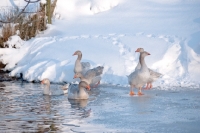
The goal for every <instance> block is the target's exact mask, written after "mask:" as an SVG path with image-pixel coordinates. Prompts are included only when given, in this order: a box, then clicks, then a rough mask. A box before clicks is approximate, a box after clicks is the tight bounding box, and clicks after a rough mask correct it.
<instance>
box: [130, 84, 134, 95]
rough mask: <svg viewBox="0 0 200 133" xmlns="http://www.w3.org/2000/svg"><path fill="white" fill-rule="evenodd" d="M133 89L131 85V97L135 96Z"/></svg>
mask: <svg viewBox="0 0 200 133" xmlns="http://www.w3.org/2000/svg"><path fill="white" fill-rule="evenodd" d="M133 88H134V86H132V85H131V88H130V93H129V94H130V95H131V96H132V95H135V93H134V91H133Z"/></svg>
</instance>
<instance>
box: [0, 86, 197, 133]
mask: <svg viewBox="0 0 200 133" xmlns="http://www.w3.org/2000/svg"><path fill="white" fill-rule="evenodd" d="M2 84H3V85H2ZM4 85H5V86H4ZM0 86H1V87H0V131H1V132H50V131H51V132H159V133H160V132H176V133H177V132H179V133H183V132H185V133H187V132H188V133H189V132H197V133H198V132H199V131H200V126H199V125H200V113H199V112H200V90H199V89H186V88H180V89H176V90H156V89H152V90H146V91H144V93H145V95H144V96H129V95H128V93H129V88H123V87H113V86H112V87H111V86H103V85H101V86H99V88H96V89H93V90H92V91H90V92H89V94H90V98H89V100H79V101H77V100H76V101H75V100H68V98H67V95H61V96H44V95H43V94H42V85H40V84H37V83H34V84H33V83H22V82H1V85H0Z"/></svg>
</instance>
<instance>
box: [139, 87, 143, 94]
mask: <svg viewBox="0 0 200 133" xmlns="http://www.w3.org/2000/svg"><path fill="white" fill-rule="evenodd" d="M138 95H139V96H141V95H144V94H143V93H142V87H139V91H138Z"/></svg>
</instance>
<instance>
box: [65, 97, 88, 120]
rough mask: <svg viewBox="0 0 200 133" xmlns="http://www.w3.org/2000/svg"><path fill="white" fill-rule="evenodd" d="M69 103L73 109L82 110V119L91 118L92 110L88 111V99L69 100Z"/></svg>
mask: <svg viewBox="0 0 200 133" xmlns="http://www.w3.org/2000/svg"><path fill="white" fill-rule="evenodd" d="M68 101H69V103H70V104H71V108H74V109H77V110H82V111H83V112H82V113H81V117H82V118H87V117H89V116H90V113H91V109H86V107H87V104H88V100H87V99H76V100H74V99H68Z"/></svg>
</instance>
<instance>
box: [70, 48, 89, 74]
mask: <svg viewBox="0 0 200 133" xmlns="http://www.w3.org/2000/svg"><path fill="white" fill-rule="evenodd" d="M74 55H78V57H77V59H76V61H75V66H74V73H82V74H85V72H86V71H87V70H89V69H90V63H89V62H81V59H82V52H81V51H79V50H77V51H76V52H74V54H73V56H74Z"/></svg>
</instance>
